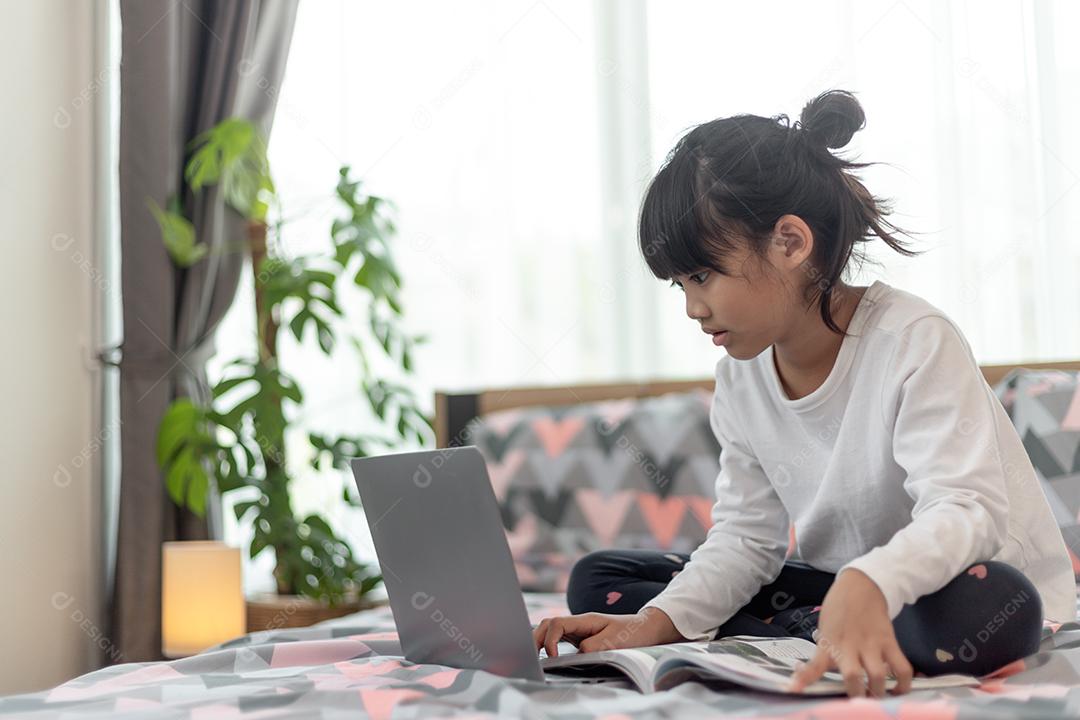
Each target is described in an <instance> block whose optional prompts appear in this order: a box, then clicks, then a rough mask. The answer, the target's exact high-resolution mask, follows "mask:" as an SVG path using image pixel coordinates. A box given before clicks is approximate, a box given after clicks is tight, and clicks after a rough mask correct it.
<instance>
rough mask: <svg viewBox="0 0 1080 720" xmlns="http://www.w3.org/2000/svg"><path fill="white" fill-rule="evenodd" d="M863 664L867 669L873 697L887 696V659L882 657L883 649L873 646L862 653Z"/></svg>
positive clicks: (869, 686)
mask: <svg viewBox="0 0 1080 720" xmlns="http://www.w3.org/2000/svg"><path fill="white" fill-rule="evenodd" d="M860 657H861V659H862V666H863V668H864V669H865V670H866V679H867V683H866V684H867V686H868V688H869V690H870V695H872V696H873V697H877V698H880V697H885V671H886V670H887V668H886V666H885V661H884V660H883V659H882V650H880V649H877V648H871V649H869V650H864V651H863V652H862V654H861V656H860Z"/></svg>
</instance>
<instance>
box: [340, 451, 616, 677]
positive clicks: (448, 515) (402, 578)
mask: <svg viewBox="0 0 1080 720" xmlns="http://www.w3.org/2000/svg"><path fill="white" fill-rule="evenodd" d="M351 464H352V471H353V476H354V478H355V480H356V487H357V489H358V490H359V491H360V500H361V504H362V506H363V508H364V512H365V514H366V515H367V520H368V526H369V528H370V530H371V537H372V539H373V541H374V543H375V552H376V554H377V555H378V559H379V566H380V568H381V570H382V576H383V583H384V584H385V586H386V591H387V594H388V595H389V598H390V609H391V610H392V611H393V614H394V622H395V624H396V625H397V630H398V638H399V639H400V641H401V647H402V651H403V652H404V653H405V658H406V659H407V660H409V661H410V662H414V663H437V664H439V665H448V666H451V667H456V668H473V669H478V670H486V671H488V672H492V673H495V674H497V675H502V676H504V677H510V678H520V679H523V680H537V681H542V682H548V683H582V682H611V681H612V678H604V677H596V678H588V677H577V676H573V677H567V676H558V675H556V674H554V673H552V674H545V672H544V667H543V666H544V662H545V661H546V660H547V659H548V658H547V657H546V653H545V657H541V656H540V654H539V653H538V652H537V650H536V646H535V645H534V643H533V637H532V625H531V624H530V622H529V615H528V612H527V611H526V609H525V600H524V597H523V596H522V593H521V587H520V586H519V584H518V579H517V573H516V572H515V570H514V562H513V559H512V557H511V555H510V546H509V544H507V541H506V534H505V531H504V530H503V524H502V516H501V514H500V512H499V507H498V503H497V502H496V500H495V492H494V490H493V489H492V486H491V481H490V479H489V478H488V473H487V465H486V463H485V462H484V458H483V456H482V455H481V454H480V451H479V450H478V449H477V448H476V446H474V445H465V446H461V447H452V448H445V449H441V450H425V451H419V452H404V453H396V454H390V455H380V456H373V457H365V458H355V459H353V460H352V461H351ZM558 651H559V654H560V655H565V654H570V653H574V652H577V648H576V647H575V646H574V645H573V644H572V643H569V642H565V641H564V642H560V643H559V646H558Z"/></svg>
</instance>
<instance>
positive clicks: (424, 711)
mask: <svg viewBox="0 0 1080 720" xmlns="http://www.w3.org/2000/svg"><path fill="white" fill-rule="evenodd" d="M526 602H527V605H528V608H529V614H530V618H531V620H532V622H533V623H537V622H539V621H540V619H541V618H543V617H547V616H549V615H554V614H565V613H566V612H567V611H566V607H565V605H564V604H563V602H564V598H563V596H562V595H560V594H555V593H552V594H544V593H527V594H526ZM500 715H501V716H509V717H527V718H540V717H544V718H547V717H550V718H581V717H606V718H610V719H612V720H614V719H615V718H619V719H624V718H661V717H663V718H671V717H687V718H701V717H736V716H738V717H769V718H792V719H794V718H800V719H805V720H809V719H811V718H919V719H920V720H935V719H937V718H942V719H944V718H949V719H951V718H973V719H978V720H986V719H988V718H1058V717H1061V718H1064V717H1077V716H1078V715H1080V624H1078V623H1067V624H1065V625H1061V626H1056V625H1049V624H1048V625H1047V626H1046V628H1044V630H1043V640H1042V645H1041V647H1040V650H1039V652H1038V653H1036V654H1035V655H1032V656H1031V657H1029V658H1026V659H1025V660H1022V661H1019V662H1016V663H1014V664H1013V665H1011V666H1009V667H1007V668H1002V670H1000V671H999V672H998V673H997V674H996V675H995V677H994V679H992V680H989V681H987V682H986V683H984V684H983V685H982V686H981V687H979V688H956V689H950V690H947V691H937V692H921V693H910V694H908V695H904V696H898V697H890V698H888V699H885V700H871V699H848V698H831V699H818V700H801V699H792V698H789V697H780V696H769V695H762V694H757V693H751V692H728V691H725V692H718V691H716V690H713V689H710V688H708V687H706V686H705V685H701V684H697V683H686V684H684V685H681V686H679V687H677V688H675V689H674V690H671V691H668V692H664V693H656V694H653V695H641V694H639V693H637V692H635V691H633V690H629V689H623V688H621V687H612V686H605V685H581V686H566V685H559V686H554V687H548V686H545V685H544V684H543V683H539V682H530V681H524V680H508V679H505V678H502V677H499V676H497V675H493V674H491V673H487V672H482V671H479V670H457V669H454V668H450V667H445V666H442V665H429V664H424V665H416V664H413V663H410V662H408V661H406V660H405V659H404V658H403V657H402V656H401V647H400V645H399V644H398V641H397V634H396V632H395V631H394V623H393V617H392V615H391V614H390V611H389V608H385V607H383V608H378V609H374V610H367V611H364V612H362V613H358V614H356V615H351V616H348V617H345V618H341V619H338V620H334V621H331V622H329V623H324V624H322V625H319V626H316V627H312V628H306V629H303V630H288V631H269V632H261V633H253V634H251V635H247V636H245V637H243V638H239V639H237V640H234V641H232V642H229V643H226V644H224V645H222V646H219V647H217V648H214V649H211V650H208V651H206V652H204V653H201V654H199V655H196V656H194V657H190V658H185V659H182V660H176V661H172V662H161V663H134V664H128V665H117V666H114V667H109V668H105V669H103V670H98V671H96V672H93V673H89V674H87V675H84V676H82V677H79V678H76V679H74V680H71V681H69V682H67V683H64V684H63V685H60V686H59V687H56V688H54V689H52V690H48V691H45V692H41V693H35V694H32V695H18V696H12V697H8V698H3V699H0V716H4V717H9V716H18V717H32V718H39V717H53V718H91V717H100V718H136V717H153V718H192V719H198V718H277V717H289V718H325V719H330V718H346V717H348V718H359V717H371V718H380V719H381V718H391V717H393V718H426V717H435V716H450V717H456V718H466V717H467V718H479V717H492V716H500Z"/></svg>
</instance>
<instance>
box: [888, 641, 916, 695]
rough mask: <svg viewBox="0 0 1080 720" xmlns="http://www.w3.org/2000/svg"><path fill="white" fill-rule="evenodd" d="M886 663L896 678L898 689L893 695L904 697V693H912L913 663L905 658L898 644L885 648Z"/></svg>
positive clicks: (895, 689)
mask: <svg viewBox="0 0 1080 720" xmlns="http://www.w3.org/2000/svg"><path fill="white" fill-rule="evenodd" d="M885 661H886V662H887V663H889V667H890V668H891V669H892V671H893V675H895V676H896V687H894V688H893V693H894V694H896V695H903V694H904V693H907V692H910V691H911V677H912V675H913V674H914V670H913V668H912V667H911V663H910V662H908V659H907V658H906V657H905V656H904V653H903V651H901V650H900V646H899V645H898V644H896V643H895V642H894V643H891V644H890V645H888V646H886V648H885Z"/></svg>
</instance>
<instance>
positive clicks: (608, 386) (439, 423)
mask: <svg viewBox="0 0 1080 720" xmlns="http://www.w3.org/2000/svg"><path fill="white" fill-rule="evenodd" d="M979 367H980V369H981V370H982V372H983V376H984V377H985V378H986V382H987V383H988V384H989V385H991V386H992V385H995V384H997V382H998V381H999V380H1001V379H1002V378H1003V377H1005V376H1006V375H1007V374H1008V373H1009V372H1010V371H1012V370H1014V369H1017V368H1027V369H1030V370H1080V360H1063V361H1059V362H1038V363H1020V364H1017V365H980V366H979ZM714 382H715V381H714V379H713V378H702V379H698V380H662V381H661V380H656V381H646V382H638V383H603V384H599V385H564V386H551V387H510V388H488V389H486V390H475V391H472V392H465V391H458V392H446V391H436V392H435V442H436V447H439V448H445V447H451V446H455V445H462V444H463V443H462V439H463V438H464V436H465V435H464V432H465V427H466V425H468V423H469V421H470V420H472V419H473V418H475V417H478V416H480V415H484V414H486V413H490V412H495V411H497V410H508V409H510V408H520V407H532V406H536V405H573V404H576V403H584V402H597V401H601V400H618V399H620V398H629V397H639V398H641V397H652V396H655V395H663V394H665V393H669V392H685V391H687V390H692V389H694V388H703V389H705V390H708V391H709V392H710V393H711V392H712V391H713V387H714Z"/></svg>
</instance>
